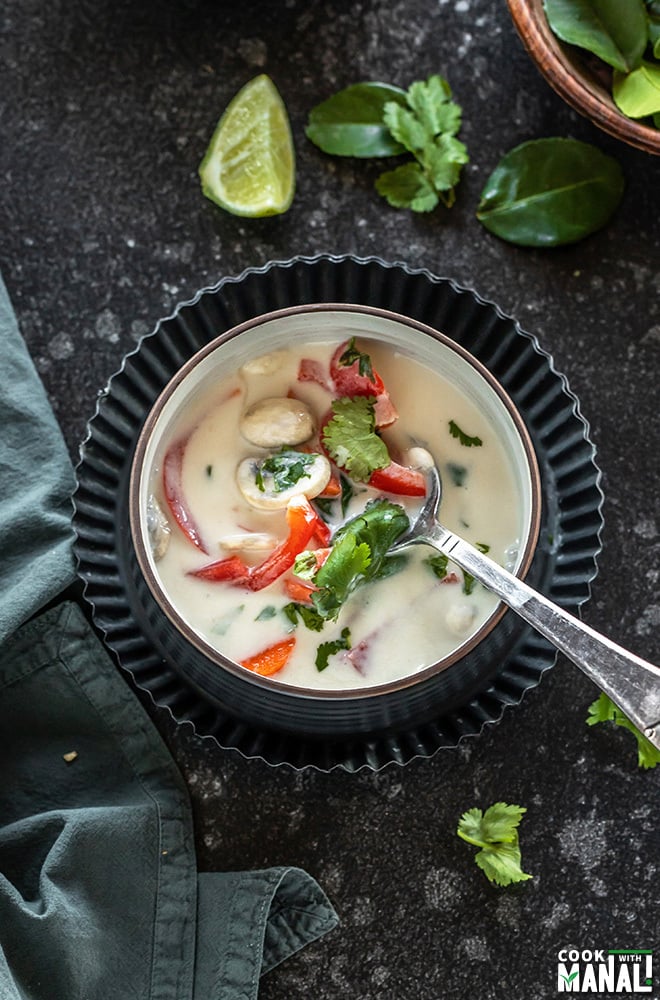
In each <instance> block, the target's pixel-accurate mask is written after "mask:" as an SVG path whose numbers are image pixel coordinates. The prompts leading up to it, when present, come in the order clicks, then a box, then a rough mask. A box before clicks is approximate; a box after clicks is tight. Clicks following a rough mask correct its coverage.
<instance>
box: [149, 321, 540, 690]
mask: <svg viewBox="0 0 660 1000" xmlns="http://www.w3.org/2000/svg"><path fill="white" fill-rule="evenodd" d="M365 358H366V361H365V360H364V359H365ZM369 366H371V367H369ZM333 372H334V374H335V377H333ZM361 372H364V374H361ZM379 378H380V380H382V387H381V382H380V381H379ZM354 390H359V392H358V391H354ZM372 390H373V391H372ZM379 424H380V426H378V425H379ZM414 442H416V443H418V444H422V445H423V446H424V447H425V448H428V450H429V451H430V452H431V453H432V454H433V455H434V457H435V460H436V462H437V463H438V467H439V469H440V472H441V476H442V480H443V486H444V492H443V500H442V507H441V519H442V523H443V524H445V525H446V526H447V527H448V528H450V529H452V530H454V531H456V532H457V533H458V534H460V535H461V536H463V537H464V538H466V539H467V540H468V541H471V542H472V543H474V544H475V545H477V546H479V547H480V548H481V549H482V550H483V551H487V552H488V554H489V555H490V556H491V558H493V559H494V560H495V561H497V562H499V563H500V564H502V565H506V566H508V567H511V566H512V565H513V564H514V563H515V559H516V557H517V553H518V547H519V531H520V521H521V515H520V499H519V496H518V492H517V488H516V479H515V476H514V472H513V469H512V466H511V462H510V460H509V458H508V456H507V454H506V453H505V450H504V448H503V447H502V445H501V444H500V442H499V440H498V438H497V436H496V434H495V432H494V430H493V429H492V427H491V426H490V425H489V423H488V420H487V419H486V417H485V416H484V415H482V413H481V412H480V410H479V409H478V408H477V406H476V405H475V404H474V403H473V402H472V401H471V400H469V399H468V398H467V397H466V396H464V395H462V394H461V393H460V392H459V391H458V390H457V389H456V388H455V387H454V386H453V385H452V384H451V383H450V382H449V381H446V380H445V379H443V378H442V377H440V376H439V375H437V374H436V373H434V372H432V371H430V370H429V369H427V368H426V367H424V366H423V365H421V364H420V363H418V362H416V361H414V360H411V359H410V358H408V357H406V356H404V355H403V354H401V353H400V352H399V351H398V350H396V349H395V348H393V347H392V346H389V345H386V344H379V343H376V342H374V341H372V340H369V339H365V340H362V341H361V340H360V339H359V338H358V340H357V342H355V341H354V340H348V341H346V342H343V343H340V342H339V341H334V342H332V343H310V344H304V343H303V344H295V345H294V346H292V347H291V348H284V349H281V350H276V351H274V352H272V353H269V354H266V355H264V356H262V357H260V358H255V360H254V361H252V362H250V363H248V364H247V365H245V366H243V368H242V369H241V370H240V371H239V372H238V373H237V374H235V375H234V376H232V377H231V378H226V379H223V380H220V381H218V382H217V383H216V384H214V385H213V386H212V388H211V389H205V390H204V391H203V392H201V393H200V394H199V395H198V396H197V397H196V398H195V400H194V405H192V406H188V407H187V408H186V410H185V414H184V416H183V417H180V418H179V419H178V422H177V424H176V426H175V427H174V429H173V431H172V432H170V434H169V437H168V440H167V441H165V442H164V443H163V445H162V447H161V448H160V451H159V453H158V456H157V459H156V463H155V465H154V467H153V469H152V473H151V481H150V491H151V494H152V501H155V502H152V504H151V516H152V527H153V532H152V536H151V537H152V552H153V555H154V558H155V559H156V562H155V567H156V572H157V574H158V576H159V578H160V581H161V584H162V587H163V589H164V591H165V593H166V594H167V595H168V597H169V599H170V601H171V603H172V604H173V605H174V607H175V608H176V609H177V611H178V612H179V614H180V615H181V616H182V617H183V618H184V619H185V620H186V621H187V623H188V624H189V625H190V627H191V628H192V629H193V630H194V631H195V632H196V633H197V634H198V635H199V636H201V637H202V638H203V639H204V640H205V641H206V642H207V643H208V644H210V645H211V646H212V647H214V648H215V649H217V650H218V651H220V652H221V653H223V654H224V655H225V656H227V657H229V658H231V659H232V660H234V661H236V662H237V663H239V664H243V665H244V667H245V669H246V670H248V669H251V670H255V671H256V672H257V673H263V674H267V675H269V676H272V677H273V679H275V680H278V681H281V682H282V683H284V684H292V685H296V686H302V687H306V688H316V689H325V690H337V689H356V688H364V687H370V686H373V685H377V684H382V683H385V682H388V681H391V680H393V679H397V678H401V677H405V676H409V675H411V674H414V673H415V672H417V671H419V670H420V669H422V668H423V667H425V666H428V665H429V664H431V663H434V662H436V661H437V660H438V659H440V658H441V657H443V656H445V655H446V654H448V653H450V652H451V651H452V650H454V649H456V648H457V647H458V646H460V645H462V644H463V643H464V642H466V641H467V640H468V639H469V637H470V636H471V635H473V634H474V633H475V632H476V631H477V630H478V629H479V628H480V627H481V625H482V624H483V623H484V622H485V621H486V619H487V618H488V617H489V616H490V615H491V613H492V612H493V611H494V609H495V607H496V605H497V599H496V598H495V597H493V595H491V594H490V593H489V592H488V591H486V590H485V589H484V588H483V587H482V586H481V585H479V584H476V583H475V581H473V580H471V579H470V578H469V577H467V578H466V577H465V576H464V575H463V573H462V572H461V570H459V569H458V568H457V567H455V566H453V565H452V564H451V562H450V563H448V564H447V563H446V561H445V560H444V558H443V557H441V556H439V555H438V553H436V552H435V551H434V550H433V549H431V548H427V547H426V546H414V547H411V548H410V549H409V550H407V551H406V552H405V553H401V554H399V555H396V556H391V555H390V556H388V555H387V554H386V553H387V548H388V547H389V544H391V541H392V540H393V538H389V536H388V531H389V532H390V533H391V532H394V535H396V534H397V533H400V531H401V530H403V529H404V528H405V526H406V518H409V519H410V520H412V519H413V518H414V516H415V513H416V511H418V510H419V507H420V506H421V504H422V503H423V500H424V497H423V495H422V494H423V491H424V489H425V482H424V477H423V475H422V473H421V472H419V471H416V470H415V469H412V470H411V469H409V468H408V466H407V465H406V462H407V459H408V458H409V456H410V455H411V451H410V449H411V445H412V444H413V443H414ZM412 454H414V453H412ZM374 463H376V467H375V468H374ZM392 463H394V464H392ZM420 483H421V490H420V488H419V487H420ZM393 488H394V489H396V490H397V491H398V490H400V489H403V490H404V492H393V491H392V489H393ZM406 491H408V492H406ZM305 492H306V493H307V495H308V497H307V499H305V498H304V497H303V496H302V495H303V493H305ZM409 493H412V494H413V495H408V494H409ZM271 503H272V506H271ZM301 540H302V541H301ZM383 546H384V548H383Z"/></svg>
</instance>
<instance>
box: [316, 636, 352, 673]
mask: <svg viewBox="0 0 660 1000" xmlns="http://www.w3.org/2000/svg"><path fill="white" fill-rule="evenodd" d="M350 648H351V633H350V630H349V629H348V628H343V629H342V630H341V637H340V638H339V639H330V640H328V642H322V643H321V645H320V646H319V648H318V649H317V650H316V659H315V661H314V662H315V663H316V669H317V670H318V671H319V672H320V671H321V670H325V668H326V667H327V666H328V661H329V659H330V657H331V656H332V655H333V654H334V653H339V652H340V651H341V650H342V649H350Z"/></svg>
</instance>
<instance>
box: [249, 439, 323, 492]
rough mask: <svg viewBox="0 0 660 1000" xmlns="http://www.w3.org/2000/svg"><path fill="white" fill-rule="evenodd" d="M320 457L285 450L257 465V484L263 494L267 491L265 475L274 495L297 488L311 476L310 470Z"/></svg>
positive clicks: (288, 449)
mask: <svg viewBox="0 0 660 1000" xmlns="http://www.w3.org/2000/svg"><path fill="white" fill-rule="evenodd" d="M317 457H318V456H317V455H315V454H313V453H307V452H302V451H293V450H292V449H290V448H283V449H282V450H281V451H278V452H276V453H275V454H274V455H269V456H268V458H264V459H263V460H262V461H261V462H258V463H257V466H256V471H255V477H254V478H255V482H256V484H257V487H258V488H259V489H260V490H261V492H262V493H264V492H265V491H266V484H265V483H264V474H265V475H266V477H267V478H268V479H270V481H271V483H270V484H269V488H270V489H272V491H273V492H274V493H281V492H282V490H288V489H290V487H291V486H295V485H296V483H297V482H299V481H300V480H301V479H304V478H305V477H307V476H309V471H308V470H309V469H310V467H311V466H313V465H314V462H315V461H316V458H317Z"/></svg>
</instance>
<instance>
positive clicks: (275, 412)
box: [239, 396, 314, 448]
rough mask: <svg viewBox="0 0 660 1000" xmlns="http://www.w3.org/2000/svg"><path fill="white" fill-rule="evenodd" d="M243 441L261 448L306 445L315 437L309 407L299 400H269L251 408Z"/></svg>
mask: <svg viewBox="0 0 660 1000" xmlns="http://www.w3.org/2000/svg"><path fill="white" fill-rule="evenodd" d="M239 426H240V431H241V434H242V435H243V437H244V438H245V439H246V440H247V441H249V442H250V444H256V445H258V446H259V447H260V448H280V447H282V446H283V445H295V444H302V443H303V441H308V440H309V438H310V437H311V436H312V434H313V433H314V418H313V417H312V414H311V411H310V409H309V407H308V406H307V405H306V404H305V403H301V402H300V401H299V400H297V399H289V398H288V397H286V396H283V397H279V396H277V397H269V398H268V399H260V400H259V402H258V403H254V404H253V405H252V406H250V407H249V408H248V409H247V410H246V411H245V413H244V414H243V416H242V417H241V420H240V424H239Z"/></svg>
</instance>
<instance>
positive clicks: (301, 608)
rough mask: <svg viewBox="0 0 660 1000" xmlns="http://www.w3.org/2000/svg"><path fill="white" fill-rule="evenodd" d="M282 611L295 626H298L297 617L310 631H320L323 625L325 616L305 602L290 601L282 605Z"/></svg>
mask: <svg viewBox="0 0 660 1000" xmlns="http://www.w3.org/2000/svg"><path fill="white" fill-rule="evenodd" d="M282 611H283V612H284V614H285V615H286V617H287V618H288V620H289V621H290V622H291V624H292V625H294V626H295V627H296V628H297V627H298V619H300V621H301V622H302V623H303V625H304V626H305V627H306V628H308V629H309V630H310V631H311V632H320V631H321V630H322V629H323V626H324V625H325V618H323V617H322V616H321V615H320V614H319V613H318V611H315V610H314V608H310V607H309V605H307V604H299V603H298V602H297V601H290V602H289V604H285V605H284V607H283V608H282Z"/></svg>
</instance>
